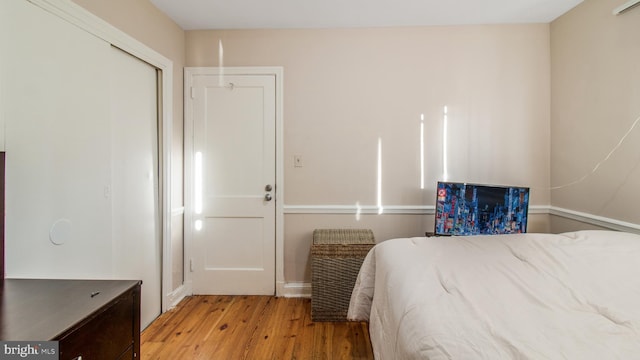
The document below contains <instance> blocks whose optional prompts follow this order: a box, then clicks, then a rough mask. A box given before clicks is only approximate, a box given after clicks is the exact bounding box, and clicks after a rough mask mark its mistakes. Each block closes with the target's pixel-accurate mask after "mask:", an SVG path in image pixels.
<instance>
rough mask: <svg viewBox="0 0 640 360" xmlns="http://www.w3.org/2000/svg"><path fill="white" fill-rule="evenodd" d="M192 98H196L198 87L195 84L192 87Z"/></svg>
mask: <svg viewBox="0 0 640 360" xmlns="http://www.w3.org/2000/svg"><path fill="white" fill-rule="evenodd" d="M191 98H192V99H195V98H196V88H194V87H193V86H192V87H191Z"/></svg>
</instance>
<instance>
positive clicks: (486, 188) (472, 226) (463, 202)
mask: <svg viewBox="0 0 640 360" xmlns="http://www.w3.org/2000/svg"><path fill="white" fill-rule="evenodd" d="M528 210H529V188H527V187H515V186H493V185H480V184H466V183H455V182H443V181H439V182H438V187H437V189H436V221H435V233H436V235H481V234H518V233H525V232H527V213H528Z"/></svg>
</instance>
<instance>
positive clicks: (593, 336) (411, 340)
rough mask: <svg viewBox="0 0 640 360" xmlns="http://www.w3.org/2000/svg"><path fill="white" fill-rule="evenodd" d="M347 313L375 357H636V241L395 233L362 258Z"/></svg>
mask: <svg viewBox="0 0 640 360" xmlns="http://www.w3.org/2000/svg"><path fill="white" fill-rule="evenodd" d="M348 318H349V319H350V320H358V321H369V333H370V336H371V342H372V346H373V350H374V355H375V357H376V359H378V360H384V359H389V360H391V359H393V360H396V359H431V360H435V359H492V360H493V359H581V360H584V359H598V360H600V359H640V236H639V235H634V234H629V233H623V232H614V231H579V232H572V233H564V234H556V235H553V234H518V235H493V236H467V237H463V236H461V237H428V238H403V239H393V240H388V241H384V242H381V243H379V244H378V245H376V246H375V247H374V248H373V249H372V250H371V251H370V252H369V253H368V255H367V256H366V258H365V260H364V262H363V264H362V268H361V270H360V273H359V275H358V278H357V280H356V285H355V287H354V290H353V294H352V296H351V302H350V305H349V312H348Z"/></svg>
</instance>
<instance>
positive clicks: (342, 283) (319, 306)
mask: <svg viewBox="0 0 640 360" xmlns="http://www.w3.org/2000/svg"><path fill="white" fill-rule="evenodd" d="M373 245H375V239H374V237H373V232H372V231H371V230H368V229H316V230H314V231H313V245H311V319H312V320H313V321H346V320H347V310H348V309H349V301H350V300H351V292H352V291H353V286H354V285H355V282H356V278H357V277H358V272H359V271H360V266H362V261H364V257H365V256H366V255H367V253H368V252H369V250H370V249H371V248H372V247H373Z"/></svg>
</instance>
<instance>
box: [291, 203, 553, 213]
mask: <svg viewBox="0 0 640 360" xmlns="http://www.w3.org/2000/svg"><path fill="white" fill-rule="evenodd" d="M283 210H284V213H285V214H375V215H378V214H380V209H379V208H378V206H377V205H284V206H283ZM548 213H549V207H548V206H543V205H532V206H529V214H548ZM382 214H383V215H384V214H388V215H391V214H393V215H433V214H435V206H433V205H385V206H383V211H382Z"/></svg>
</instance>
